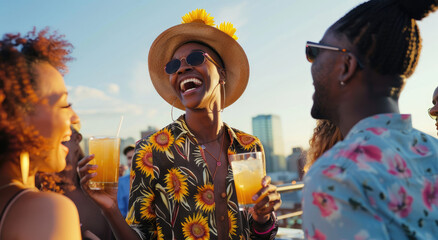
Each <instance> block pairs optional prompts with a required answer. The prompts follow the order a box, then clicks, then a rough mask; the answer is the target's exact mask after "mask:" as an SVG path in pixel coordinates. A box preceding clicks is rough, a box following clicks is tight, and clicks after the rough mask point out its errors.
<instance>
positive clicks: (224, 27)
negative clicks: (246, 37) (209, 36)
mask: <svg viewBox="0 0 438 240" xmlns="http://www.w3.org/2000/svg"><path fill="white" fill-rule="evenodd" d="M216 27H217V28H218V29H219V30H221V31H222V32H224V33H226V34H228V35H229V36H230V37H232V38H233V39H234V40H237V39H238V38H237V36H236V35H234V33H235V32H236V28H234V27H233V24H232V23H230V22H223V23H221V24H220V25H219V26H216Z"/></svg>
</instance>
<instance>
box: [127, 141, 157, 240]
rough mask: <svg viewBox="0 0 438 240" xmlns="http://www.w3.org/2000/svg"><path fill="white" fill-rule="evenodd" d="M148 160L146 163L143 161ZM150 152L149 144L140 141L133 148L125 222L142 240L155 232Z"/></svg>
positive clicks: (149, 237) (151, 237)
mask: <svg viewBox="0 0 438 240" xmlns="http://www.w3.org/2000/svg"><path fill="white" fill-rule="evenodd" d="M146 158H148V159H147V160H146V161H145V159H146ZM152 169H153V167H152V152H151V151H150V143H149V142H148V141H147V140H145V139H142V140H140V141H139V142H138V143H137V144H136V147H135V154H134V157H133V161H132V172H131V174H133V176H131V178H133V181H132V187H131V190H130V194H129V207H128V214H127V216H126V222H127V223H128V224H129V225H130V227H131V228H132V229H134V231H136V232H137V233H138V234H139V236H140V237H141V238H142V239H153V238H154V237H156V236H154V235H155V232H156V230H157V229H156V228H157V226H156V216H155V214H154V211H153V209H154V207H153V204H154V196H155V195H154V191H153V188H152V186H153V185H154V182H155V181H154V174H153V171H152ZM151 172H152V173H151Z"/></svg>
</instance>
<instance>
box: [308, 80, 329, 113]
mask: <svg viewBox="0 0 438 240" xmlns="http://www.w3.org/2000/svg"><path fill="white" fill-rule="evenodd" d="M328 103H329V98H328V97H327V90H326V89H325V87H323V86H322V85H320V84H317V83H316V82H315V93H314V95H313V105H312V109H311V110H310V115H311V116H312V117H313V118H314V119H326V120H330V118H329V116H330V115H329V111H328V107H327V104H328Z"/></svg>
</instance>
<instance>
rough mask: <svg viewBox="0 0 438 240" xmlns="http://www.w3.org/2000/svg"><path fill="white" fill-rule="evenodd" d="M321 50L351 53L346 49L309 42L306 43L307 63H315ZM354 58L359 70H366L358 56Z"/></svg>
mask: <svg viewBox="0 0 438 240" xmlns="http://www.w3.org/2000/svg"><path fill="white" fill-rule="evenodd" d="M321 49H325V50H331V51H338V52H344V53H351V52H350V51H348V50H347V49H345V48H338V47H333V46H329V45H326V44H322V43H315V42H310V41H307V43H306V57H307V61H309V62H311V63H313V61H315V58H316V57H317V56H318V54H319V53H320V51H321ZM353 56H354V55H353ZM354 57H355V58H356V60H357V64H358V65H359V68H360V69H363V68H364V65H363V63H362V62H361V61H360V60H359V58H357V57H356V56H354Z"/></svg>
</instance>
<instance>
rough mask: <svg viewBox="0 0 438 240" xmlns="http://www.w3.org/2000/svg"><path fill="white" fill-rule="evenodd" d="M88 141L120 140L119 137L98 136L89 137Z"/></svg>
mask: <svg viewBox="0 0 438 240" xmlns="http://www.w3.org/2000/svg"><path fill="white" fill-rule="evenodd" d="M89 139H120V137H117V136H105V135H98V136H91V137H89Z"/></svg>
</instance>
